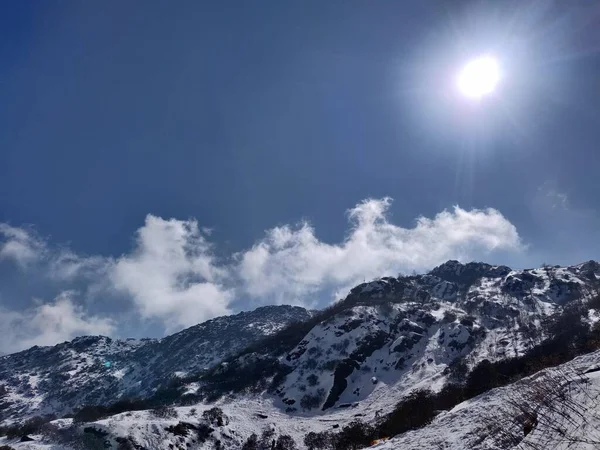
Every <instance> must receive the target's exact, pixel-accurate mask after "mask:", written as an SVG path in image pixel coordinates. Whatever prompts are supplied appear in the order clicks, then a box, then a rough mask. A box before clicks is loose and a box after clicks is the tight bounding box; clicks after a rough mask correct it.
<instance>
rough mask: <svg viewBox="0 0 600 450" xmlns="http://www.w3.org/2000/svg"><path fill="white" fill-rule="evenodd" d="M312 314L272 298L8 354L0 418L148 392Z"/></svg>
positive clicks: (1, 364) (1, 361) (1, 362)
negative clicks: (211, 314)
mask: <svg viewBox="0 0 600 450" xmlns="http://www.w3.org/2000/svg"><path fill="white" fill-rule="evenodd" d="M308 317H310V313H309V312H308V311H307V310H305V309H304V308H300V307H292V306H267V307H262V308H258V309H256V310H254V311H251V312H242V313H240V314H236V315H232V316H226V317H218V318H216V319H212V320H209V321H207V322H204V323H202V324H199V325H195V326H193V327H190V328H187V329H185V330H183V331H181V332H179V333H176V334H173V335H171V336H168V337H165V338H164V339H160V340H156V339H142V340H135V339H128V340H115V339H111V338H108V337H105V336H84V337H79V338H76V339H74V340H73V341H70V342H64V343H62V344H58V345H55V346H53V347H37V346H35V347H32V348H30V349H28V350H25V351H22V352H19V353H14V354H11V355H5V356H2V357H0V387H3V388H2V389H1V390H2V392H3V395H1V396H0V423H1V422H2V421H14V420H18V419H23V418H25V417H28V416H32V415H41V414H51V413H53V414H58V415H62V414H64V413H68V412H70V411H71V410H73V409H74V408H79V407H81V406H82V405H88V404H90V405H95V404H106V403H112V402H114V401H115V400H117V399H118V398H122V397H144V396H148V395H150V394H151V393H152V392H153V390H154V389H155V388H156V387H157V386H158V385H159V384H160V383H162V382H164V381H165V380H166V379H168V378H169V377H172V376H183V375H185V374H186V373H187V372H188V371H190V370H195V371H197V370H202V369H204V368H206V367H210V366H212V365H214V364H215V363H216V362H218V361H220V360H222V359H223V358H225V357H226V356H228V355H231V354H233V353H235V352H237V351H239V350H241V349H242V348H244V347H246V346H247V345H249V344H251V343H253V342H256V341H257V340H259V339H260V338H263V337H265V336H268V335H270V334H273V333H275V332H277V331H278V330H280V329H281V328H283V327H285V326H286V325H287V324H289V323H291V322H296V321H303V320H306V319H307V318H308Z"/></svg>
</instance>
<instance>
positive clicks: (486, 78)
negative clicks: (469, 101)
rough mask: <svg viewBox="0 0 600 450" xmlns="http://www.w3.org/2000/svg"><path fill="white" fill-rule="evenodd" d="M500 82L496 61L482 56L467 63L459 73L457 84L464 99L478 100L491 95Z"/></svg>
mask: <svg viewBox="0 0 600 450" xmlns="http://www.w3.org/2000/svg"><path fill="white" fill-rule="evenodd" d="M499 81H500V68H499V66H498V61H496V59H495V58H493V57H491V56H482V57H479V58H476V59H473V60H471V61H469V62H468V63H467V64H466V65H465V66H464V67H463V68H462V69H461V71H460V72H459V74H458V79H457V84H458V89H459V91H460V92H461V93H462V94H463V95H464V96H466V97H469V98H474V99H479V98H481V97H484V96H486V95H488V94H491V93H492V92H494V90H495V89H496V86H497V85H498V82H499Z"/></svg>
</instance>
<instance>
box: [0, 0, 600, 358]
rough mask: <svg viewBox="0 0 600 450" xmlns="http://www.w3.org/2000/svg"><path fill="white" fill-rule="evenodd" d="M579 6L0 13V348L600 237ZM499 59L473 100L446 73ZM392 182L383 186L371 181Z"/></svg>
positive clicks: (585, 248)
mask: <svg viewBox="0 0 600 450" xmlns="http://www.w3.org/2000/svg"><path fill="white" fill-rule="evenodd" d="M599 20H600V9H599V7H598V6H597V5H592V4H586V5H584V4H577V5H568V4H567V3H566V2H549V1H540V2H535V5H524V4H523V2H504V3H502V5H499V2H469V1H441V0H440V1H439V2H421V1H398V2H384V1H381V2H369V5H368V6H367V5H365V3H364V2H359V1H348V0H344V1H331V2H326V3H324V2H321V1H307V2H305V1H303V2H280V1H262V2H233V3H229V4H223V3H222V2H192V1H189V2H187V1H182V2H177V3H176V4H174V3H172V2H166V1H165V2H162V1H154V2H145V3H144V4H143V7H142V5H141V4H139V3H135V2H118V1H105V2H100V3H98V2H96V3H91V2H84V3H81V2H56V1H44V2H42V1H38V2H36V1H33V2H10V3H6V4H2V5H1V6H0V37H1V40H0V42H2V45H1V46H0V192H1V193H2V195H1V196H0V224H1V225H0V309H1V310H2V312H3V314H2V317H4V318H3V319H0V320H3V321H4V322H3V323H2V326H3V328H5V329H9V330H10V333H9V335H10V338H9V339H7V340H6V343H5V344H4V347H3V348H0V351H13V350H17V349H20V348H24V347H26V346H28V345H33V344H36V343H39V344H54V343H56V342H58V341H60V340H64V339H68V338H71V337H73V336H75V335H78V334H90V333H102V334H110V335H114V336H144V335H152V336H160V335H162V334H164V333H165V332H172V331H176V330H178V329H181V328H183V327H185V326H189V325H191V324H193V323H196V322H198V321H202V320H206V319H208V318H211V317H213V316H215V315H220V314H227V313H231V312H236V311H239V310H243V309H250V308H254V307H256V306H260V305H262V304H269V303H295V304H302V305H306V306H310V307H318V306H323V305H325V304H327V303H328V302H330V301H332V300H333V299H335V298H339V297H340V296H343V294H344V292H345V291H346V290H347V289H348V288H349V287H351V286H352V285H353V284H354V283H356V282H359V281H362V280H363V279H371V278H374V277H377V276H382V275H389V274H397V273H400V272H404V273H407V272H411V271H413V270H416V271H425V270H428V269H430V268H431V267H433V266H434V265H436V264H439V263H441V262H443V261H444V260H446V259H450V258H458V259H461V260H465V261H467V260H471V259H475V260H485V261H488V262H492V263H505V264H509V265H511V266H515V267H529V266H537V265H540V264H541V263H542V262H547V263H552V264H574V263H578V262H581V261H584V260H588V259H597V258H598V254H599V250H600V248H599V247H600V244H599V243H600V239H598V238H599V237H600V231H599V230H600V227H599V225H600V218H599V214H600V212H599V204H598V198H600V184H599V183H598V182H597V173H598V167H599V166H600V160H599V158H600V156H598V155H599V153H598V147H597V145H598V144H597V143H598V141H599V140H600V127H599V125H600V113H599V112H598V108H597V106H596V105H597V103H598V100H599V99H600V78H598V77H597V74H598V73H599V70H600V65H599V64H600V59H599V56H598V50H600V32H599V31H598V29H600V28H599V27H598V25H599ZM485 52H492V53H494V54H496V55H497V56H498V59H499V60H500V62H501V65H502V67H503V77H502V79H501V82H500V84H499V86H498V89H497V91H496V92H495V93H494V95H493V96H490V97H489V98H485V99H483V100H482V101H481V102H473V101H470V100H468V99H465V98H462V97H460V96H458V95H457V93H456V92H455V90H454V89H453V84H452V83H453V80H454V78H455V76H456V72H457V70H458V69H459V68H460V66H461V65H462V64H464V63H465V62H466V61H467V60H468V59H469V58H472V57H475V56H478V55H480V54H482V53H485ZM391 199H393V201H392V200H391Z"/></svg>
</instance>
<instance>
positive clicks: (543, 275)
mask: <svg viewBox="0 0 600 450" xmlns="http://www.w3.org/2000/svg"><path fill="white" fill-rule="evenodd" d="M599 278H600V265H599V264H598V263H596V262H593V261H591V262H587V263H584V264H579V265H576V266H572V267H543V268H540V269H530V270H511V269H510V268H508V267H504V266H491V265H488V264H483V263H470V264H466V265H463V264H460V263H459V262H457V261H449V262H447V263H445V264H443V265H441V266H439V267H436V268H435V269H434V270H432V271H431V272H430V273H429V274H426V275H418V276H411V277H400V278H383V279H380V280H376V281H373V282H370V283H364V284H361V285H359V286H357V287H355V288H354V289H353V290H352V291H351V292H350V294H349V295H348V297H347V298H346V299H345V300H344V301H343V302H342V303H340V304H339V305H337V307H336V308H334V309H333V311H332V312H331V314H326V315H324V316H323V319H324V320H322V321H321V322H320V323H317V324H316V325H315V326H314V327H312V329H310V331H308V333H307V334H306V335H305V336H304V338H302V339H301V340H299V342H297V343H295V344H294V345H290V348H289V349H288V350H287V351H285V352H280V353H279V354H273V353H271V354H260V349H259V350H257V352H255V353H253V354H244V355H242V356H240V358H238V360H236V361H230V362H228V363H227V364H226V365H223V366H222V367H219V368H218V369H217V370H215V371H214V373H213V374H211V376H210V377H208V379H207V381H208V383H209V385H210V383H211V382H213V381H214V380H216V383H217V384H220V385H226V386H229V385H227V384H226V383H224V381H226V380H227V379H228V378H231V377H236V376H237V373H239V372H244V371H249V367H251V366H252V365H256V363H257V361H258V360H262V361H265V360H268V359H269V358H272V359H273V358H279V361H280V363H281V364H282V367H280V368H279V370H278V371H277V373H276V374H277V378H278V379H281V380H282V381H281V382H280V383H279V385H278V386H277V388H276V404H278V405H279V406H280V407H282V408H283V409H284V410H286V411H287V412H288V413H297V414H305V413H307V412H308V411H311V413H315V412H317V411H321V412H322V411H326V410H328V409H330V408H336V407H337V408H339V407H347V406H352V405H353V404H354V403H355V402H366V403H367V404H370V403H374V404H375V403H376V404H377V405H378V407H379V409H385V408H386V407H388V406H389V407H391V405H392V404H393V402H394V401H396V400H395V399H396V398H397V395H390V391H394V392H396V394H401V393H403V392H407V391H409V390H411V389H414V388H415V387H417V386H427V387H429V388H433V389H437V388H441V386H442V385H443V383H444V382H445V381H446V379H447V376H448V368H449V366H450V365H451V364H452V363H456V362H458V361H461V360H462V361H463V362H465V363H466V366H467V367H473V366H475V365H476V364H477V363H478V362H480V361H481V360H483V359H488V360H491V361H494V360H498V359H502V358H506V357H509V356H518V355H521V354H523V353H524V352H525V351H527V350H528V349H530V348H531V347H533V346H534V345H536V344H537V343H539V342H541V341H542V340H543V339H544V331H543V326H542V325H543V323H544V322H545V320H546V319H547V318H548V317H549V316H550V315H552V314H553V313H555V312H560V310H561V309H562V308H563V306H564V305H566V304H570V303H572V302H577V301H579V300H581V299H584V298H586V297H587V296H589V295H591V293H592V292H595V291H596V289H597V287H598V282H599ZM201 388H202V387H200V389H201ZM373 394H375V395H373Z"/></svg>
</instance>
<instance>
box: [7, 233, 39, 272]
mask: <svg viewBox="0 0 600 450" xmlns="http://www.w3.org/2000/svg"><path fill="white" fill-rule="evenodd" d="M0 238H1V240H0V259H7V260H12V261H14V262H15V263H16V264H17V265H19V266H20V267H21V268H22V269H25V268H26V267H27V266H29V265H30V264H33V263H35V262H36V261H38V260H39V259H40V258H43V257H44V254H45V252H46V246H45V243H44V242H43V241H42V240H41V239H40V238H38V237H37V236H36V234H35V233H34V232H33V231H32V230H27V229H25V228H17V227H11V226H10V225H8V224H6V223H0Z"/></svg>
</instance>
